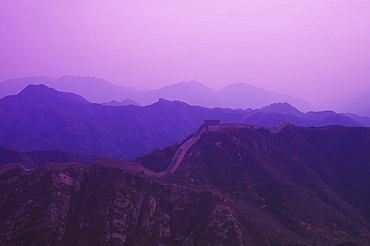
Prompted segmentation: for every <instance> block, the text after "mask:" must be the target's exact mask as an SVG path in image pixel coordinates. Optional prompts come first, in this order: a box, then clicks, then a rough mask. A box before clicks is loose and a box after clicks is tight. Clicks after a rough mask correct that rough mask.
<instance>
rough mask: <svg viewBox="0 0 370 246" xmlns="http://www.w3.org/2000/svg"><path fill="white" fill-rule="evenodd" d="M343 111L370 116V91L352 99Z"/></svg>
mask: <svg viewBox="0 0 370 246" xmlns="http://www.w3.org/2000/svg"><path fill="white" fill-rule="evenodd" d="M342 111H343V112H351V113H355V114H358V115H361V116H367V117H370V92H366V93H364V94H362V95H361V96H360V97H358V98H356V99H354V100H352V101H350V102H349V103H348V104H347V105H346V106H345V107H344V108H343V110H342Z"/></svg>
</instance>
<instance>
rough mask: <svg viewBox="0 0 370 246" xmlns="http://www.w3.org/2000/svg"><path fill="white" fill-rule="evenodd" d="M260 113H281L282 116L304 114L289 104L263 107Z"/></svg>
mask: <svg viewBox="0 0 370 246" xmlns="http://www.w3.org/2000/svg"><path fill="white" fill-rule="evenodd" d="M258 111H260V112H263V113H280V114H291V115H301V114H302V112H301V111H299V110H298V109H296V108H295V107H293V106H292V105H290V104H289V103H287V102H284V103H273V104H270V105H269V106H266V107H263V108H261V109H259V110H258Z"/></svg>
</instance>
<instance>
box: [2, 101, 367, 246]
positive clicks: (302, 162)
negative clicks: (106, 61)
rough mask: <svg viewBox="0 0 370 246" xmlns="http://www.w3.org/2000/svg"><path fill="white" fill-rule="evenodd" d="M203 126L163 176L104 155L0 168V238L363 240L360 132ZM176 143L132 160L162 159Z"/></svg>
mask: <svg viewBox="0 0 370 246" xmlns="http://www.w3.org/2000/svg"><path fill="white" fill-rule="evenodd" d="M111 108H112V107H111ZM113 108H115V107H113ZM216 128H217V127H216ZM213 130H214V131H209V132H204V133H203V134H202V135H201V136H200V138H199V139H198V140H197V141H195V142H194V143H193V144H192V146H191V147H190V148H189V149H188V150H187V151H186V153H185V157H184V159H183V160H182V161H181V163H180V164H179V166H178V169H177V170H176V171H175V173H174V174H167V175H164V176H156V175H155V174H153V173H150V172H147V173H148V175H146V174H145V172H144V171H143V170H144V169H141V168H140V165H139V164H135V163H129V162H122V161H117V160H110V159H104V158H101V159H98V160H96V161H94V162H93V163H92V164H91V165H89V166H86V165H84V164H82V163H81V164H79V163H72V164H70V165H68V164H60V163H48V164H44V165H42V166H41V167H40V168H38V169H36V170H33V171H28V170H25V169H24V167H22V166H20V165H18V166H13V168H11V169H10V168H6V169H5V170H4V168H0V189H1V197H2V199H0V243H1V244H13V245H21V244H27V243H28V242H33V243H35V244H39V245H44V244H55V245H58V244H61V245H62V244H63V245H67V244H68V245H94V244H99V245H115V244H117V245H120V244H127V245H149V244H150V245H153V244H154V245H158V244H162V245H185V244H186V245H187V244H189V245H196V244H199V245H368V244H369V243H370V237H369V235H370V224H369V219H370V209H369V208H370V176H369V175H370V167H369V165H368V163H369V161H370V152H369V151H368V150H369V148H370V128H364V127H361V128H355V127H341V126H330V127H321V128H303V127H297V126H293V125H287V126H285V127H284V128H283V129H281V130H280V131H279V132H278V133H272V132H271V129H267V128H254V127H248V126H243V128H242V126H241V125H240V124H239V125H227V126H226V127H225V128H223V129H219V130H217V129H214V128H213ZM172 148H173V149H172ZM178 148H179V146H173V147H169V148H166V149H164V150H156V151H154V152H151V153H148V154H147V155H146V156H145V157H143V158H137V159H136V160H137V161H138V162H140V161H142V160H144V159H145V161H144V163H143V164H144V165H147V164H148V166H150V165H151V164H152V163H157V164H160V163H161V161H163V162H167V159H168V156H171V155H172V156H173V154H174V152H175V151H176V149H178ZM0 150H1V149H0ZM14 152H17V151H14ZM161 152H165V153H163V155H162V154H161ZM34 153H35V156H37V155H38V153H41V152H34ZM171 153H172V154H171ZM13 154H15V155H17V153H12V154H10V155H13ZM81 155H82V154H81ZM35 159H37V158H35ZM39 159H42V158H41V157H40V158H39ZM140 169H141V170H140ZM20 221H21V223H20Z"/></svg>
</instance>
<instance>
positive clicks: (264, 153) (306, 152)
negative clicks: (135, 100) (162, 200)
mask: <svg viewBox="0 0 370 246" xmlns="http://www.w3.org/2000/svg"><path fill="white" fill-rule="evenodd" d="M369 149H370V128H349V127H340V126H330V127H322V128H303V127H296V126H293V125H288V126H286V127H285V128H283V129H282V130H281V131H280V132H279V133H276V134H274V133H271V132H270V131H269V130H268V129H265V128H261V129H248V128H243V129H240V128H232V127H231V128H228V129H223V130H219V131H211V132H206V133H203V135H202V137H201V138H200V139H199V140H198V141H197V142H196V143H194V144H193V145H192V146H191V147H190V149H189V150H188V151H187V153H186V155H185V157H184V159H183V160H182V162H181V163H180V165H179V167H178V169H177V170H176V172H175V174H174V175H170V176H169V177H168V179H169V180H171V181H173V182H178V183H180V184H192V185H194V186H196V187H198V186H206V187H209V188H213V189H218V190H220V191H221V192H223V193H224V194H227V195H229V196H230V197H232V198H233V199H236V200H238V201H240V202H242V203H246V204H248V205H251V206H254V207H255V208H257V209H259V210H260V211H262V212H264V213H267V214H269V215H271V216H273V217H274V218H275V219H276V220H277V221H279V223H280V224H281V226H283V227H285V228H288V229H289V230H291V231H293V232H295V233H297V234H299V235H301V236H302V237H304V238H310V239H311V240H313V241H311V243H312V244H313V243H314V242H321V243H322V244H323V245H329V244H330V245H332V244H333V242H334V241H335V239H339V238H342V239H341V240H344V238H345V237H349V238H350V237H355V238H362V237H363V236H365V238H366V235H367V237H368V236H369V235H370V234H369V232H368V231H369V229H370V227H369V221H370V209H369V208H370V199H369V197H370V181H369V180H370V165H369V163H370V153H369V151H368V150H369ZM151 155H152V154H150V153H149V154H148V155H146V156H144V157H142V158H137V159H136V161H138V162H140V163H142V164H143V165H148V164H150V163H151V162H156V163H158V165H160V164H161V162H160V161H159V160H158V159H159V158H160V157H161V156H162V157H163V156H164V158H163V159H162V160H163V163H166V162H167V163H168V161H167V159H168V158H167V157H166V155H160V154H159V153H154V155H153V157H151ZM151 158H153V160H152V161H151ZM368 239H369V238H368ZM368 239H367V240H368ZM325 240H327V241H326V244H325V243H324V242H325ZM349 241H351V240H349ZM369 243H370V242H369ZM365 245H366V244H365Z"/></svg>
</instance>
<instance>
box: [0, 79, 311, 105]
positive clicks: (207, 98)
mask: <svg viewBox="0 0 370 246" xmlns="http://www.w3.org/2000/svg"><path fill="white" fill-rule="evenodd" d="M27 81H29V82H27ZM28 84H45V85H47V86H50V87H52V88H54V89H57V90H60V91H65V92H73V93H76V94H78V95H81V96H83V97H84V98H86V99H87V100H88V101H90V102H97V103H102V102H110V101H112V100H116V101H122V100H125V99H131V100H133V101H135V102H137V103H139V104H140V105H148V104H152V103H154V102H156V101H158V98H165V99H167V100H179V101H183V102H186V103H189V104H192V105H199V106H204V107H211V108H213V107H222V108H244V109H245V108H259V107H263V106H266V105H269V104H271V103H274V102H288V103H290V104H292V105H294V106H295V107H297V108H298V109H300V110H302V111H308V110H313V109H314V108H313V106H312V105H310V104H309V103H308V102H305V101H303V100H301V99H297V98H292V97H290V96H288V95H283V94H278V93H274V92H268V91H266V90H264V89H261V88H258V87H254V86H250V85H247V84H242V83H239V84H232V85H229V86H227V87H225V88H224V89H221V90H219V91H215V90H212V89H210V88H208V87H206V86H205V85H203V84H201V83H200V82H197V81H189V82H181V83H177V84H173V85H169V86H166V87H163V88H160V89H158V90H136V89H134V88H128V87H124V86H117V85H113V84H111V83H109V82H107V81H105V80H103V79H98V78H94V77H74V76H62V77H60V78H59V79H51V78H47V77H31V78H23V79H13V80H7V81H4V82H2V83H0V97H4V96H7V95H14V94H17V93H19V92H20V91H21V90H22V89H23V88H25V87H26V86H27V85H28Z"/></svg>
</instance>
